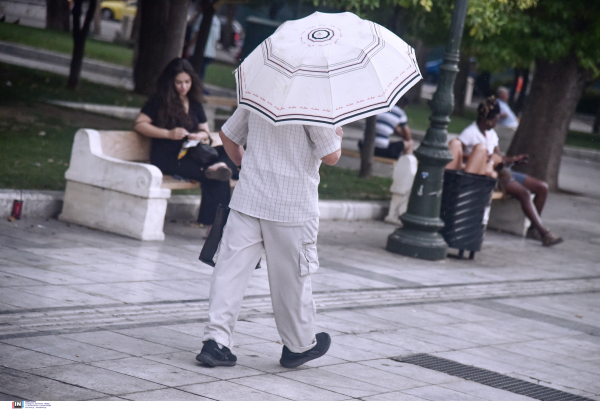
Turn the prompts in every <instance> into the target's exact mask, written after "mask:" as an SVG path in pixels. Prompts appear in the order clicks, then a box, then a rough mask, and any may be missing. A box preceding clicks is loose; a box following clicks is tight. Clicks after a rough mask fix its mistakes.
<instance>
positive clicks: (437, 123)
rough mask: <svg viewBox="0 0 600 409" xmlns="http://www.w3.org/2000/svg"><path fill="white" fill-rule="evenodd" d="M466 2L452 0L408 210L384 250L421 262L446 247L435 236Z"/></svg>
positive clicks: (441, 253) (440, 254)
mask: <svg viewBox="0 0 600 409" xmlns="http://www.w3.org/2000/svg"><path fill="white" fill-rule="evenodd" d="M468 2H469V0H455V3H454V12H453V13H452V23H451V24H450V38H449V39H448V44H447V45H446V52H445V54H444V63H443V64H442V65H441V66H440V79H439V82H438V87H437V90H436V92H435V94H434V95H433V99H432V100H431V102H430V103H429V106H430V108H431V112H432V114H431V117H429V121H430V125H429V129H427V133H426V134H425V138H424V139H423V142H422V143H421V145H420V146H419V149H417V150H416V151H415V156H416V157H417V159H418V160H419V166H418V168H417V174H416V176H415V180H414V182H413V186H412V191H411V193H410V198H409V201H408V209H407V211H406V213H405V214H403V215H402V216H400V220H401V221H402V224H403V226H402V227H401V228H399V229H397V230H396V231H395V232H394V233H392V234H390V236H389V237H388V241H387V246H386V249H387V250H388V251H391V252H393V253H398V254H402V255H404V256H410V257H416V258H422V259H425V260H440V259H443V258H445V257H446V250H447V248H448V246H447V244H446V242H445V241H444V239H443V238H442V236H441V235H440V234H439V233H438V230H440V229H441V228H442V227H444V223H443V222H442V220H441V219H440V206H441V200H442V186H443V180H444V167H445V166H446V164H447V163H449V162H450V161H451V160H452V154H451V153H450V151H449V150H448V131H447V128H448V124H449V123H450V114H451V113H452V110H453V108H454V93H453V89H452V88H453V85H454V78H455V77H456V73H457V72H458V61H459V53H460V43H461V40H462V33H463V27H464V25H465V16H466V14H467V4H468Z"/></svg>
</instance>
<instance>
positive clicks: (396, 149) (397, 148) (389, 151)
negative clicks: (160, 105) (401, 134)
mask: <svg viewBox="0 0 600 409" xmlns="http://www.w3.org/2000/svg"><path fill="white" fill-rule="evenodd" d="M362 146H363V141H362V140H361V141H358V150H359V151H360V150H362ZM402 152H404V142H402V141H398V142H390V144H389V146H388V147H387V148H377V147H376V148H375V152H374V154H375V156H380V157H383V158H392V159H398V158H399V157H400V155H402Z"/></svg>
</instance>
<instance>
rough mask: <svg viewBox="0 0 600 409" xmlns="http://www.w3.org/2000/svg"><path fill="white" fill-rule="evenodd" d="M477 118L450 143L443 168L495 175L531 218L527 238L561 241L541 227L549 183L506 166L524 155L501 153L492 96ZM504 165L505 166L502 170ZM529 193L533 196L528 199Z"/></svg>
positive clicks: (522, 159) (545, 242)
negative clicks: (448, 161)
mask: <svg viewBox="0 0 600 409" xmlns="http://www.w3.org/2000/svg"><path fill="white" fill-rule="evenodd" d="M477 113H478V117H477V121H476V122H473V123H472V124H471V125H469V126H468V127H467V128H465V129H464V130H463V131H462V132H461V134H460V135H459V137H458V138H456V139H453V140H451V141H450V143H449V148H450V152H451V153H452V156H453V159H452V161H451V162H450V163H449V164H448V165H446V169H451V170H463V171H465V172H467V173H474V174H477V175H487V176H490V177H493V178H497V177H498V172H500V184H501V186H502V188H503V190H504V191H505V192H506V193H507V194H509V195H511V196H513V197H514V198H515V199H517V200H519V202H521V207H522V209H523V212H524V213H525V216H527V218H528V219H529V220H531V227H530V228H529V230H528V231H527V237H528V238H533V239H537V240H541V241H542V244H543V245H544V246H553V245H555V244H559V243H562V241H563V239H562V238H560V237H559V236H557V235H556V234H554V233H552V232H551V231H550V230H548V229H547V228H545V227H544V225H543V224H542V219H541V217H540V214H541V213H542V209H543V208H544V204H545V203H546V197H547V196H548V185H547V184H546V183H545V182H543V181H541V180H538V179H536V178H533V177H531V176H528V175H525V174H523V173H519V172H515V171H513V170H510V169H505V167H508V166H512V165H513V164H518V163H525V162H527V159H528V156H527V155H518V156H512V157H508V156H502V154H501V153H500V149H499V148H498V135H497V134H496V131H494V127H495V126H496V123H497V122H498V117H499V115H500V106H499V105H498V101H497V100H496V98H495V97H493V96H492V97H489V98H487V99H486V100H485V101H483V102H482V103H481V104H479V107H478V109H477ZM503 168H504V169H503ZM531 193H533V194H534V199H533V200H531Z"/></svg>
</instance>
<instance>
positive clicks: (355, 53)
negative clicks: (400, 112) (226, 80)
mask: <svg viewBox="0 0 600 409" xmlns="http://www.w3.org/2000/svg"><path fill="white" fill-rule="evenodd" d="M234 74H235V78H236V82H237V99H238V104H239V106H240V107H242V108H245V109H248V110H250V111H252V112H256V113H258V114H259V115H261V116H263V117H264V118H266V119H267V120H269V121H270V122H271V123H273V124H275V125H282V124H311V125H321V126H327V127H329V126H341V125H343V124H346V123H348V122H353V121H356V120H358V119H361V118H365V117H368V116H371V115H375V114H378V113H381V112H386V111H389V110H390V109H391V108H392V107H393V106H394V104H396V102H397V101H398V100H399V99H400V97H401V96H402V95H403V94H404V93H405V92H406V91H408V90H409V89H410V87H412V86H413V85H414V84H416V83H417V82H418V81H420V80H421V78H422V77H421V73H420V72H419V67H418V65H417V61H416V58H415V54H414V50H413V49H412V48H411V47H410V46H409V45H408V44H406V43H405V42H404V41H403V40H402V39H401V38H399V37H398V36H396V35H395V34H394V33H392V32H391V31H389V30H388V29H386V28H384V27H382V26H380V25H379V24H376V23H373V22H371V21H367V20H362V19H361V18H359V17H358V16H356V15H355V14H352V13H348V12H346V13H332V14H330V13H318V12H317V13H313V14H311V15H310V16H308V17H305V18H303V19H300V20H293V21H287V22H285V23H283V24H282V25H281V26H280V27H279V28H278V29H277V31H275V33H274V34H273V35H272V36H270V37H269V38H267V39H266V40H265V41H263V42H262V43H261V44H260V46H258V47H256V49H255V50H254V51H252V53H251V54H250V55H249V56H248V57H247V58H246V59H245V60H244V61H243V62H242V64H241V65H240V67H239V68H238V69H237V70H235V72H234Z"/></svg>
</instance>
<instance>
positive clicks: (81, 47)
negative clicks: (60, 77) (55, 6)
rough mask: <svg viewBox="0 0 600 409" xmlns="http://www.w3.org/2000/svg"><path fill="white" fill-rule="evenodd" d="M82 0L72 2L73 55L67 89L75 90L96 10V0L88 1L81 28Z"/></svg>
mask: <svg viewBox="0 0 600 409" xmlns="http://www.w3.org/2000/svg"><path fill="white" fill-rule="evenodd" d="M82 4H83V0H74V4H73V55H72V57H71V70H70V72H69V81H68V82H67V88H69V89H77V86H78V85H79V77H80V75H81V66H82V65H83V53H84V51H85V40H86V38H87V35H88V33H89V31H90V25H91V24H92V20H93V19H94V12H95V10H96V0H90V1H89V3H88V9H87V12H86V13H85V20H84V22H83V27H82V26H81V6H82Z"/></svg>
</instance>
